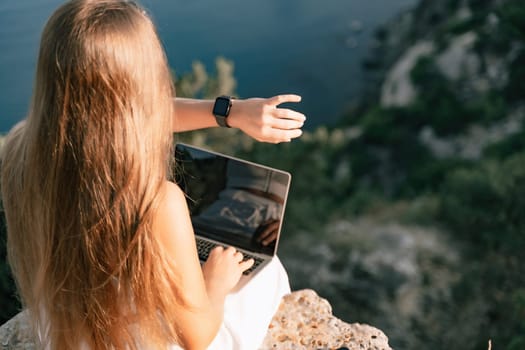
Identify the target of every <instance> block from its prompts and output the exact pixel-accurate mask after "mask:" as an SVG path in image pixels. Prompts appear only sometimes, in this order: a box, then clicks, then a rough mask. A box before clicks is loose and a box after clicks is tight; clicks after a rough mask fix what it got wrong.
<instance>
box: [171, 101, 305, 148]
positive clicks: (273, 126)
mask: <svg viewBox="0 0 525 350" xmlns="http://www.w3.org/2000/svg"><path fill="white" fill-rule="evenodd" d="M300 100H301V97H300V96H298V95H277V96H274V97H270V98H249V99H245V100H244V99H235V100H232V101H231V102H232V106H231V108H230V113H229V115H228V117H227V119H226V123H227V124H228V126H229V127H231V128H237V129H240V130H242V131H243V132H244V133H245V134H247V135H249V136H251V137H253V138H254V139H256V140H257V141H263V142H271V143H279V142H288V141H291V140H292V139H293V138H296V137H299V136H300V135H301V134H302V131H301V128H302V127H303V123H304V121H305V119H306V118H305V116H304V115H303V114H302V113H299V112H296V111H294V110H292V109H288V108H278V105H280V104H281V103H287V102H299V101H300ZM214 104H215V100H196V99H189V98H176V99H175V100H174V106H175V112H174V115H173V125H172V129H173V130H172V131H174V132H182V131H190V130H197V129H204V128H210V127H216V126H218V125H217V121H216V119H215V116H214V115H213V106H214Z"/></svg>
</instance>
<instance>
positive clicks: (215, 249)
mask: <svg viewBox="0 0 525 350" xmlns="http://www.w3.org/2000/svg"><path fill="white" fill-rule="evenodd" d="M223 250H224V248H223V246H220V245H218V246H216V247H215V248H213V249H212V250H211V252H210V253H213V252H215V253H220V252H222V251H223Z"/></svg>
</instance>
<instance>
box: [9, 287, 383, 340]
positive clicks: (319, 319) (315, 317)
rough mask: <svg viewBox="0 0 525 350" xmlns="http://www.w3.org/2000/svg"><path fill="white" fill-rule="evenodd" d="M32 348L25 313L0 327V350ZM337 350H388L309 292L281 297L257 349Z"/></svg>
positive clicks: (374, 334)
mask: <svg viewBox="0 0 525 350" xmlns="http://www.w3.org/2000/svg"><path fill="white" fill-rule="evenodd" d="M35 348H36V347H35V343H34V340H33V338H32V337H31V331H30V327H29V324H28V318H27V313H26V312H21V313H19V314H18V315H16V316H15V317H13V318H12V319H11V320H10V321H8V322H7V323H5V324H4V325H3V326H1V327H0V349H2V350H7V349H9V350H32V349H35ZM337 348H347V349H349V350H354V349H355V350H358V349H368V350H391V348H390V346H389V345H388V338H387V337H386V336H385V334H384V333H383V332H381V331H380V330H378V329H376V328H374V327H371V326H367V325H361V324H358V323H354V324H348V323H345V322H343V321H341V320H339V319H337V318H335V317H334V316H333V315H332V308H331V306H330V304H329V303H328V301H326V300H325V299H322V298H320V297H319V296H318V295H317V294H316V293H315V292H314V291H313V290H300V291H296V292H293V293H292V294H290V295H287V296H285V297H284V299H283V301H282V303H281V306H280V307H279V310H278V311H277V313H276V314H275V316H274V318H273V320H272V322H271V324H270V326H269V329H268V334H267V336H266V338H265V340H264V343H263V345H262V346H261V350H267V349H268V350H269V349H337Z"/></svg>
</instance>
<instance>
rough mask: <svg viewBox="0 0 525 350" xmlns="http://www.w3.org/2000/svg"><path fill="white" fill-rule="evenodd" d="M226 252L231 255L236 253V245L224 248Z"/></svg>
mask: <svg viewBox="0 0 525 350" xmlns="http://www.w3.org/2000/svg"><path fill="white" fill-rule="evenodd" d="M224 252H225V253H227V254H230V255H235V253H236V252H237V250H236V249H235V248H234V247H228V248H226V249H225V250H224Z"/></svg>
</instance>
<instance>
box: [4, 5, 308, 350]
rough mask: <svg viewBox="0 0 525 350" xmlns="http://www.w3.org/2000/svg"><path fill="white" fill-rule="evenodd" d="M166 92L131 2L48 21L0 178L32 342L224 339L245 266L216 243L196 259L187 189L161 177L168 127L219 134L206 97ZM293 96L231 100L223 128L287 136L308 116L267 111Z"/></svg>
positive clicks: (85, 344) (56, 345)
mask: <svg viewBox="0 0 525 350" xmlns="http://www.w3.org/2000/svg"><path fill="white" fill-rule="evenodd" d="M173 98H174V90H173V86H172V82H171V79H170V72H169V69H168V66H167V62H166V57H165V54H164V51H163V49H162V47H161V44H160V42H159V40H158V37H157V35H156V33H155V28H154V26H153V24H152V22H151V20H150V19H149V18H148V17H147V15H146V14H145V12H144V11H143V10H141V9H140V8H139V7H138V6H137V5H136V4H134V3H133V2H130V1H119V0H103V1H95V0H91V1H90V0H74V1H71V2H68V3H66V4H64V5H63V6H61V7H60V8H59V9H58V10H57V11H56V12H55V13H54V14H53V15H52V16H51V18H50V19H49V21H48V23H47V24H46V27H45V29H44V32H43V34H42V39H41V45H40V52H39V58H38V65H37V73H36V79H35V85H34V93H33V97H32V103H31V109H30V112H29V114H28V118H27V120H26V121H25V122H24V123H22V124H20V125H18V126H16V127H15V128H14V129H13V130H12V131H11V132H10V134H9V136H8V139H7V141H6V144H5V145H4V148H3V154H2V183H1V185H2V186H1V187H2V198H3V201H4V207H5V212H6V217H7V224H8V255H9V262H10V264H11V267H12V270H13V273H14V276H15V279H16V282H17V286H18V289H19V292H20V295H21V298H22V301H23V303H24V306H25V307H26V308H27V309H28V310H29V313H30V316H31V319H32V321H33V325H34V329H35V331H36V332H37V333H38V338H39V339H40V342H41V344H40V348H49V349H81V348H82V349H138V348H142V349H166V347H168V346H170V345H173V344H179V345H180V346H182V347H184V348H187V349H204V348H206V347H207V346H208V345H209V344H210V343H211V342H212V341H213V339H215V340H214V342H213V344H215V345H214V346H216V347H221V346H223V345H221V344H224V343H221V341H222V340H221V339H226V338H228V334H226V333H228V327H225V323H226V319H224V322H223V317H224V315H227V314H228V312H229V311H228V310H229V309H228V308H230V311H231V310H235V308H236V307H238V308H239V305H242V301H240V302H238V303H237V300H236V294H231V293H230V292H231V291H232V290H233V288H234V287H235V285H236V284H237V282H238V280H239V278H240V276H241V274H242V272H243V271H245V270H246V269H248V268H249V267H250V266H251V264H252V263H253V261H251V260H246V261H245V260H244V259H243V257H242V254H241V253H240V252H236V251H235V250H234V249H233V248H228V249H223V248H217V249H216V250H214V251H213V252H212V254H211V255H210V258H209V259H208V261H207V262H206V263H205V264H204V265H203V266H202V267H201V266H200V264H199V260H198V257H197V252H196V249H195V241H194V237H193V231H192V227H191V223H190V218H189V214H188V209H187V206H186V201H185V197H184V194H183V193H182V191H181V190H180V189H179V188H178V187H177V186H176V185H175V184H173V183H170V182H168V181H167V180H166V178H167V174H168V172H169V169H170V164H169V160H170V155H171V146H172V131H183V130H190V129H198V128H205V127H211V126H215V125H216V124H215V120H214V117H213V115H212V113H211V110H212V107H213V101H195V100H185V99H176V100H175V103H174V102H173V101H174V100H173ZM299 99H300V98H299V97H298V96H295V95H281V96H276V97H273V98H270V99H249V100H236V101H234V102H233V106H232V109H231V114H230V116H229V117H228V124H229V126H231V127H237V128H240V129H241V130H243V131H244V132H245V133H247V134H248V135H250V136H252V137H254V138H255V139H257V140H260V141H267V142H274V143H276V142H283V141H289V140H291V139H293V138H295V137H298V136H299V135H300V134H301V130H300V128H301V126H302V124H303V122H304V116H303V115H301V114H300V113H297V112H294V111H291V110H287V109H281V108H277V105H278V104H279V103H282V102H298V101H299ZM175 111H176V113H175ZM276 264H278V261H277V262H276ZM274 271H275V273H276V274H279V276H277V278H280V280H281V281H283V280H284V279H285V277H283V274H284V273H283V272H282V267H281V266H280V265H278V266H277V267H276V268H275V269H274ZM269 273H270V272H269ZM270 277H271V276H270ZM281 284H282V283H281ZM254 288H255V287H254ZM279 288H280V291H277V292H276V291H273V292H274V293H275V295H280V294H282V292H283V290H285V289H286V288H283V287H282V286H281V287H279ZM270 289H271V288H270ZM270 292H271V291H270ZM246 293H248V294H249V293H250V289H247V292H245V295H244V296H243V295H240V296H239V298H241V299H242V297H246ZM275 295H274V297H273V298H275ZM257 297H262V298H264V295H263V296H257ZM225 300H226V304H227V305H226V309H225ZM236 303H237V304H236ZM269 303H270V304H271V303H272V302H271V301H270V302H267V304H269ZM273 304H275V302H273ZM273 304H272V305H273ZM261 305H265V303H264V301H262V302H261ZM237 316H238V315H237V313H236V317H237ZM249 316H250V315H249V314H248V318H249ZM251 317H252V318H257V317H258V316H257V315H251ZM265 317H266V318H267V316H265ZM234 318H235V317H234ZM245 321H246V322H249V320H240V321H239V322H245ZM268 321H269V320H268ZM232 324H235V323H232ZM229 327H230V328H231V324H230V326H229ZM259 328H261V327H259ZM262 328H263V329H259V330H258V332H259V333H258V335H257V336H256V337H259V338H260V334H261V333H262V334H264V333H265V332H266V329H264V327H262ZM219 330H220V331H219ZM234 340H235V339H234ZM228 342H230V343H229V344H230V345H232V344H233V343H232V337H231V336H230V339H229V340H228V339H226V340H225V343H228ZM230 345H228V346H230ZM252 345H254V344H252ZM252 345H250V346H252ZM232 346H234V344H233V345H232ZM239 346H244V345H239ZM254 346H256V345H254Z"/></svg>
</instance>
